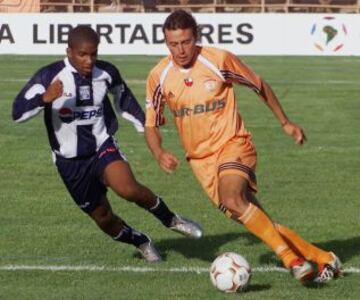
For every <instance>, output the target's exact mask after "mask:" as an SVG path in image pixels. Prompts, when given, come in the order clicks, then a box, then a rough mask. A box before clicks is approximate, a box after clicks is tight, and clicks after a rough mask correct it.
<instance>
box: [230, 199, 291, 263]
mask: <svg viewBox="0 0 360 300" xmlns="http://www.w3.org/2000/svg"><path fill="white" fill-rule="evenodd" d="M226 214H227V215H229V211H227V213H226ZM230 214H231V212H230ZM231 218H232V219H234V220H236V221H238V222H240V223H241V224H243V225H244V226H245V227H246V229H247V230H249V231H250V232H251V233H252V234H254V235H255V236H257V237H258V238H259V239H261V240H262V241H263V242H264V243H265V244H266V245H268V246H269V247H270V248H271V249H272V250H273V251H274V252H275V253H276V254H277V255H278V256H279V257H280V259H281V260H282V262H283V263H284V265H285V267H286V268H290V266H291V263H292V261H294V260H296V259H297V258H298V256H297V255H296V254H295V253H294V252H293V251H292V250H291V248H290V247H289V246H288V244H287V243H286V241H284V239H283V238H282V237H281V236H280V234H279V233H278V232H277V230H276V228H275V226H274V224H273V222H272V221H271V220H270V219H269V217H268V216H267V215H266V214H265V213H264V212H263V211H262V210H261V209H259V208H258V207H257V206H255V205H254V204H252V203H249V206H248V207H247V209H246V210H245V212H244V213H243V214H242V215H240V216H236V215H235V214H232V216H231Z"/></svg>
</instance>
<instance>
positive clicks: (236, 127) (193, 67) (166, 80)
mask: <svg viewBox="0 0 360 300" xmlns="http://www.w3.org/2000/svg"><path fill="white" fill-rule="evenodd" d="M163 32H164V35H165V41H166V45H167V47H168V49H169V51H170V55H169V56H167V57H165V58H163V59H162V60H160V62H159V63H158V64H157V65H156V66H155V67H154V68H153V69H152V70H151V72H150V74H149V76H148V80H147V93H146V97H147V98H146V106H147V109H146V123H145V137H146V140H147V143H148V146H149V148H150V150H151V152H152V153H153V155H154V157H155V158H156V160H157V161H158V163H159V165H160V167H161V168H162V169H163V170H164V171H165V172H169V173H171V172H173V171H174V170H175V169H176V167H177V165H178V159H177V157H176V156H174V155H173V154H172V153H171V152H169V151H168V150H166V149H164V148H163V146H162V140H161V134H160V131H159V126H161V125H163V124H164V123H165V117H164V114H163V110H164V106H165V105H167V106H168V107H169V109H170V111H171V112H172V114H173V116H174V121H175V124H176V127H177V129H178V132H179V135H180V139H181V142H182V144H183V146H184V148H185V152H186V158H187V160H188V162H189V163H190V166H191V167H192V169H193V172H194V173H195V175H196V177H197V179H198V180H199V182H200V184H201V185H202V187H203V188H204V190H205V191H206V192H207V194H208V196H209V198H210V199H211V201H212V202H213V204H214V205H215V206H216V207H218V208H219V209H220V210H221V211H223V212H224V213H225V214H226V216H228V217H230V218H232V219H233V220H236V221H238V222H239V223H241V224H243V225H244V226H245V227H246V228H247V229H248V230H249V231H250V232H251V233H252V234H254V235H255V236H257V237H258V238H260V239H261V240H262V241H263V242H264V243H265V244H267V245H268V246H269V247H270V248H271V249H273V251H274V252H275V253H276V254H277V255H278V256H279V258H280V259H281V260H282V262H283V264H284V266H285V267H286V268H288V269H289V270H290V271H291V272H292V273H293V275H294V277H295V278H297V279H299V280H300V281H302V282H304V281H309V280H315V281H317V282H324V281H327V280H329V279H331V278H333V277H334V276H337V275H339V273H340V272H341V269H340V261H339V259H338V258H337V257H336V256H335V255H334V254H333V253H332V252H327V251H324V250H322V249H319V248H317V247H315V246H314V245H312V244H310V243H308V242H306V241H305V240H303V239H302V238H300V237H299V236H298V235H297V234H296V233H295V232H294V231H292V230H290V229H288V228H287V227H286V226H284V225H280V224H276V223H274V222H273V221H272V220H271V219H270V217H269V216H268V215H267V213H266V212H265V211H264V209H263V208H262V207H261V206H260V204H259V202H258V201H257V199H256V198H255V193H256V191H257V189H258V188H257V183H256V176H255V166H256V150H255V147H254V144H253V143H252V141H251V134H250V132H248V131H247V130H246V127H245V124H244V121H243V119H242V117H241V115H240V113H239V112H238V108H237V103H236V99H235V93H234V88H233V85H234V84H239V85H243V86H247V87H249V88H251V89H252V90H253V91H254V92H255V93H257V95H258V96H259V97H260V98H261V99H262V100H263V102H264V103H265V104H266V105H267V106H268V107H269V108H270V110H271V111H272V112H273V113H274V115H275V117H276V118H277V119H278V121H279V123H280V124H281V127H282V129H283V131H284V132H285V133H286V134H287V135H289V136H290V137H292V138H293V139H294V140H295V142H296V143H297V144H300V145H301V144H303V143H304V142H305V141H306V137H305V134H304V132H303V130H302V128H300V127H299V126H298V125H296V124H295V123H293V122H292V121H290V120H289V118H288V117H287V116H286V114H285V112H284V111H283V109H282V106H281V105H280V103H279V101H278V99H277V97H276V96H275V94H274V92H273V91H272V89H271V88H270V86H269V85H268V84H267V83H266V82H265V81H263V80H262V79H261V78H260V77H259V76H258V75H257V74H255V73H254V72H253V71H252V70H251V69H250V68H249V67H248V66H246V65H245V64H244V63H243V62H242V61H241V60H240V59H238V58H237V57H236V56H235V55H233V54H232V53H230V52H228V51H224V50H220V49H216V48H210V47H201V46H198V45H197V44H196V40H197V24H196V21H195V19H194V18H193V17H192V15H191V14H189V13H187V12H185V11H182V10H178V11H175V12H173V13H172V14H170V15H169V16H168V17H167V19H166V21H165V23H164V25H163ZM309 261H311V262H313V263H316V264H318V266H319V272H318V273H316V272H314V269H313V267H312V264H311V263H310V262H309ZM315 273H316V274H315Z"/></svg>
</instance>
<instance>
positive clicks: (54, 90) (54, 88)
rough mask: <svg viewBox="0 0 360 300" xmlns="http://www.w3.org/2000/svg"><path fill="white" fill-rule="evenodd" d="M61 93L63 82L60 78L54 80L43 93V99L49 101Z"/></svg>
mask: <svg viewBox="0 0 360 300" xmlns="http://www.w3.org/2000/svg"><path fill="white" fill-rule="evenodd" d="M62 93H63V83H62V82H61V81H60V79H57V80H55V81H54V82H53V83H52V84H51V85H50V86H49V87H48V89H47V90H46V92H45V93H44V94H43V101H44V102H45V103H51V102H53V101H55V100H56V99H57V98H59V97H60V96H61V95H62Z"/></svg>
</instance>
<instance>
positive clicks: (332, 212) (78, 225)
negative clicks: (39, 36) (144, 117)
mask: <svg viewBox="0 0 360 300" xmlns="http://www.w3.org/2000/svg"><path fill="white" fill-rule="evenodd" d="M102 58H103V59H104V58H105V59H106V60H109V61H111V62H113V63H114V64H116V65H117V66H118V67H119V68H120V70H121V72H122V75H123V77H124V78H126V79H127V81H128V85H129V86H130V87H131V88H132V90H133V91H134V93H135V95H136V96H137V97H138V99H139V101H141V103H142V104H143V103H144V97H145V96H144V95H145V92H144V84H145V79H146V75H147V73H148V71H149V70H150V68H151V67H152V66H153V64H154V63H155V62H156V61H157V60H158V58H157V57H144V56H141V57H115V56H111V57H102ZM54 59H55V58H54V57H27V56H0V166H1V167H0V299H1V300H3V299H4V300H8V299H21V300H25V299H147V300H148V299H196V300H197V299H240V298H241V299H264V298H266V299H359V297H360V285H359V280H360V273H359V272H360V236H359V225H360V221H359V212H360V209H359V207H360V206H359V195H360V185H359V182H360V172H359V171H360V155H359V153H360V139H359V128H360V118H359V111H360V87H359V82H360V72H359V70H360V58H355V57H348V58H345V57H344V58H341V57H245V58H244V60H245V61H246V62H247V63H248V64H249V65H251V66H252V68H253V69H254V70H255V71H256V72H257V73H259V74H260V75H261V76H262V77H263V78H265V79H266V80H267V81H268V82H269V83H270V84H271V85H272V87H273V88H274V90H275V92H276V93H277V94H278V96H279V98H280V99H281V102H282V104H283V106H284V109H285V111H286V112H287V114H288V115H289V117H290V118H291V119H292V120H293V121H295V122H297V123H299V124H301V126H303V127H304V129H305V131H306V133H307V136H308V143H307V144H306V145H305V146H304V147H298V146H296V145H294V143H293V141H292V140H290V139H289V138H288V137H287V136H285V134H283V133H282V131H281V128H280V126H279V124H278V123H277V122H276V120H275V118H274V117H273V116H272V114H271V112H270V111H269V110H268V109H267V108H266V106H265V105H264V104H262V103H261V102H260V101H259V100H258V98H257V97H256V95H255V94H254V93H252V92H251V91H249V90H247V89H244V88H238V89H237V95H238V100H239V107H240V110H241V113H242V116H243V117H244V119H245V122H246V125H247V127H248V129H250V131H251V132H252V133H253V135H254V141H255V143H256V145H257V150H258V155H259V161H258V169H257V176H258V182H259V187H260V192H259V195H258V196H259V199H260V200H261V202H262V204H263V205H264V207H265V208H266V209H267V210H268V212H269V213H270V214H271V215H272V217H273V218H274V219H275V220H277V221H278V222H281V223H284V224H287V225H288V226H289V227H291V228H293V229H295V230H296V231H298V232H299V233H300V234H301V235H302V236H304V237H306V239H308V240H310V241H312V242H314V243H316V244H317V245H319V246H321V247H323V248H325V249H329V250H333V251H334V252H336V253H337V254H338V256H339V257H340V258H341V259H342V261H343V262H344V267H345V269H346V273H345V275H346V276H345V277H344V278H342V279H340V280H336V281H332V282H330V283H329V284H327V285H326V286H324V287H323V288H314V287H313V288H305V287H303V286H301V285H300V284H299V283H298V282H296V281H295V280H294V279H292V278H291V277H290V276H289V274H287V273H285V272H278V271H275V270H274V269H267V267H276V266H280V265H279V261H278V260H277V258H276V257H275V256H274V254H272V252H271V251H270V250H269V249H268V248H267V247H266V246H264V245H263V244H262V243H260V242H259V241H258V240H257V239H255V238H254V237H252V236H251V235H250V234H248V233H247V232H246V231H245V230H244V228H243V227H242V226H240V225H239V224H237V223H235V222H232V221H230V220H229V219H226V218H225V217H224V216H223V215H222V213H220V212H219V211H217V210H215V209H214V208H213V207H212V206H211V204H210V202H209V201H208V200H207V197H206V195H205V194H204V192H203V191H202V190H201V188H200V186H199V185H198V183H197V182H196V180H195V178H194V176H193V175H192V174H191V171H190V168H189V166H188V165H187V163H186V161H185V160H184V158H183V152H182V150H181V147H180V145H179V142H178V137H177V133H176V130H175V128H174V126H173V124H172V123H171V122H169V124H168V125H167V126H166V127H165V128H164V130H163V136H164V142H165V145H166V146H167V147H168V149H170V150H171V151H173V152H174V153H176V154H177V155H178V156H179V157H181V164H180V167H179V169H178V170H177V172H175V173H174V174H172V175H166V174H164V173H163V172H162V171H161V170H160V169H159V168H158V166H157V164H156V162H154V161H153V159H152V157H151V155H150V152H149V151H148V150H147V147H146V144H145V141H144V139H143V136H142V135H141V134H138V133H136V132H135V130H134V129H133V128H132V126H131V125H130V124H128V123H127V122H125V121H123V120H120V125H121V128H120V130H119V131H118V134H117V137H118V140H119V142H120V145H121V148H122V150H123V151H124V152H125V154H126V155H127V158H128V159H129V161H130V163H131V165H132V168H133V171H134V172H135V174H136V176H137V177H138V179H139V180H140V181H141V182H142V183H144V184H146V185H148V186H149V187H151V188H152V189H153V190H154V191H156V192H157V193H159V194H160V195H162V196H163V197H164V198H165V199H166V201H167V203H168V204H169V206H170V207H171V208H172V209H173V210H175V211H176V212H178V213H180V214H183V215H185V216H188V217H190V218H192V219H194V220H197V221H198V222H200V223H201V224H202V225H203V228H204V231H205V236H204V237H203V238H202V239H200V240H196V241H192V240H187V239H185V238H183V237H181V236H179V235H177V234H175V233H173V232H171V231H169V230H166V229H165V228H164V227H162V226H161V225H160V224H159V222H158V221H157V220H155V219H154V218H153V217H152V216H150V215H149V214H147V213H146V212H144V211H142V210H141V209H140V208H138V207H136V206H134V205H131V204H129V203H127V202H125V201H124V200H122V199H119V198H117V197H115V195H114V194H111V193H110V194H109V197H110V199H111V203H112V205H113V208H114V210H115V211H116V212H118V213H119V214H120V215H121V216H122V217H123V218H124V219H126V220H127V222H128V223H130V224H131V225H133V226H134V227H136V228H138V229H139V230H142V231H144V232H147V233H148V234H149V235H151V237H152V238H153V240H154V241H155V242H156V244H157V246H158V248H159V250H160V252H161V253H162V255H163V256H164V258H165V261H164V262H163V263H161V264H158V265H149V264H147V263H145V262H143V261H142V260H141V259H139V258H138V257H137V256H134V249H133V248H131V247H129V246H124V245H122V244H120V243H116V242H113V241H112V240H111V239H110V238H108V237H107V236H105V235H104V234H103V233H101V232H100V231H99V230H98V229H97V227H96V226H95V224H94V223H92V222H91V221H90V219H89V218H88V217H87V216H86V215H85V214H83V213H82V212H81V211H80V210H79V209H78V208H77V207H76V206H75V205H74V204H73V202H72V200H71V199H70V196H69V195H68V193H67V192H66V190H65V187H64V186H63V184H62V182H61V180H60V178H59V176H58V174H57V172H56V170H55V168H54V166H53V164H52V160H51V155H50V148H49V145H48V142H47V137H46V132H45V128H44V126H43V123H42V115H40V116H37V118H34V119H32V120H30V121H29V122H27V123H25V124H15V123H13V122H12V120H11V106H12V101H13V98H14V97H15V95H16V94H17V92H18V91H19V89H20V88H21V87H22V86H23V85H24V84H25V80H26V79H27V78H29V77H30V76H31V75H32V74H33V73H34V72H35V71H36V70H37V69H38V68H39V67H41V66H42V65H45V64H47V63H49V62H51V61H53V60H54ZM225 251H234V252H237V253H240V254H242V255H244V256H245V257H246V258H247V259H248V260H249V262H250V263H251V265H252V267H253V268H254V273H253V277H252V282H251V285H250V287H249V289H248V291H247V292H246V293H242V294H223V293H221V292H218V291H216V290H215V289H214V288H213V287H212V285H211V283H210V280H209V275H208V272H207V268H208V267H209V265H210V263H211V261H212V260H213V259H214V258H215V257H216V256H217V255H218V254H220V253H222V252H225ZM56 267H58V268H63V269H62V270H56V269H55V268H56ZM77 267H78V268H77ZM266 270H270V272H265V271H266ZM271 270H272V271H271Z"/></svg>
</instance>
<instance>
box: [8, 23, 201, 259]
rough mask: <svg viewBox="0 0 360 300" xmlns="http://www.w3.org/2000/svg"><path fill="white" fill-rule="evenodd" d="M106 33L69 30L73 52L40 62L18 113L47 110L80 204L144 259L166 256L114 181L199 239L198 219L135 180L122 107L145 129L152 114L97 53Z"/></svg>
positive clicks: (60, 164)
mask: <svg viewBox="0 0 360 300" xmlns="http://www.w3.org/2000/svg"><path fill="white" fill-rule="evenodd" d="M98 44H99V36H98V35H97V33H96V32H95V31H94V30H93V29H91V28H90V27H88V26H78V27H76V28H74V29H72V30H71V31H70V33H69V39H68V48H67V57H66V58H65V59H64V60H61V61H57V62H54V63H52V64H50V65H48V66H45V67H43V68H41V69H40V70H39V71H38V72H36V73H35V74H34V76H33V77H32V78H31V79H30V81H29V82H28V83H27V84H26V85H25V87H24V88H23V89H22V90H21V91H20V93H19V94H18V95H17V97H16V98H15V101H14V104H13V119H14V120H15V121H16V122H24V121H27V120H28V119H30V118H32V117H34V116H35V115H37V114H38V113H39V112H41V111H44V122H45V125H46V129H47V133H48V138H49V142H50V146H51V150H52V153H53V158H54V162H55V165H56V167H57V169H58V172H59V174H60V176H61V178H62V180H63V182H64V184H65V186H66V187H67V189H68V191H69V193H70V194H71V196H72V198H73V200H74V201H75V203H76V204H77V205H78V206H79V207H80V208H81V209H82V210H83V211H84V212H85V213H87V214H88V215H89V216H90V217H91V218H92V219H93V220H94V221H95V222H96V224H97V225H98V226H99V228H100V229H101V230H102V231H104V232H105V233H106V234H108V235H109V236H111V237H112V238H113V239H114V240H116V241H120V242H124V243H128V244H132V245H134V246H135V247H136V248H137V249H138V250H139V252H140V254H141V255H142V256H143V257H144V259H145V260H147V261H149V262H158V261H160V260H161V256H160V255H159V253H158V251H157V250H156V248H155V246H154V245H153V243H152V242H151V240H150V238H149V237H148V236H147V235H145V234H144V233H141V232H139V231H137V230H135V229H134V228H132V227H131V226H130V225H128V224H126V223H125V222H124V221H123V220H122V219H121V218H120V217H119V216H117V215H116V214H115V213H114V212H113V211H112V208H111V206H110V203H109V201H108V199H107V196H106V192H107V187H110V188H111V189H112V190H113V191H114V192H115V193H116V194H117V195H118V196H120V197H122V198H125V199H127V200H128V201H131V202H134V203H136V204H137V205H138V206H140V207H142V208H144V209H146V210H147V211H149V212H151V213H152V214H153V215H154V216H155V217H157V218H158V219H159V220H160V221H161V222H162V223H163V224H164V225H165V226H166V227H168V228H170V229H172V230H174V231H177V232H180V233H182V234H184V235H186V236H188V237H192V238H199V237H201V235H202V231H201V228H200V227H199V225H197V224H196V223H194V222H192V221H190V220H187V219H185V218H183V217H180V216H178V215H176V214H174V213H173V212H172V211H171V210H170V209H169V208H168V207H167V206H166V204H165V202H164V201H163V200H162V199H161V198H160V197H159V196H156V195H155V194H154V193H153V192H152V191H151V190H150V189H148V188H147V187H145V186H143V185H142V184H140V183H139V182H137V180H136V179H135V177H134V175H133V173H132V171H131V169H130V165H129V163H128V162H127V160H126V158H125V156H124V154H123V153H122V152H121V151H120V148H119V146H118V144H117V142H116V140H115V138H114V136H113V135H114V134H115V132H116V131H117V129H118V123H117V119H116V115H115V112H114V110H113V107H112V105H111V102H110V99H109V97H108V94H109V93H110V94H111V95H112V96H113V102H114V107H115V110H117V111H118V112H120V113H121V112H126V113H127V118H128V119H130V120H131V121H132V122H134V124H135V125H137V126H138V127H139V128H142V127H143V125H144V120H145V115H144V112H143V111H142V109H141V107H140V105H139V104H138V102H137V100H136V99H135V97H134V95H133V94H132V92H131V90H130V89H129V88H128V87H127V85H126V83H125V81H124V80H123V79H122V78H121V76H120V73H119V71H118V69H117V68H116V67H115V66H114V65H112V64H110V63H108V62H105V61H100V60H97V54H98Z"/></svg>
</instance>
